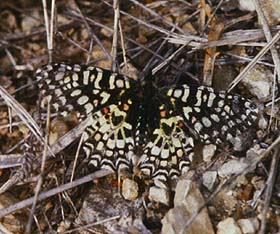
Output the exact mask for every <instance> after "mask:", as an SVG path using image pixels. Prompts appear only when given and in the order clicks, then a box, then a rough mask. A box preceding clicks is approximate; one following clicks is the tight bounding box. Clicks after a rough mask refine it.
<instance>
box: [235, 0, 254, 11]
mask: <svg viewBox="0 0 280 234" xmlns="http://www.w3.org/2000/svg"><path fill="white" fill-rule="evenodd" d="M239 9H240V10H242V11H255V10H256V8H255V4H254V0H239Z"/></svg>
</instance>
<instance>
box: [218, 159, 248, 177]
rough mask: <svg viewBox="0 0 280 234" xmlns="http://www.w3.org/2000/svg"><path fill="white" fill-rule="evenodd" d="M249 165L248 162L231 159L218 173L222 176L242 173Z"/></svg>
mask: <svg viewBox="0 0 280 234" xmlns="http://www.w3.org/2000/svg"><path fill="white" fill-rule="evenodd" d="M247 166H248V164H247V163H245V162H241V161H239V160H230V161H228V162H227V163H225V164H224V165H223V166H222V167H221V168H219V169H218V174H219V176H221V177H227V176H230V175H233V174H240V173H242V172H243V171H244V169H245V168H246V167H247Z"/></svg>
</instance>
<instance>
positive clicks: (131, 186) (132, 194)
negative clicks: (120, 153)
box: [122, 179, 139, 201]
mask: <svg viewBox="0 0 280 234" xmlns="http://www.w3.org/2000/svg"><path fill="white" fill-rule="evenodd" d="M138 189H139V188H138V184H137V183H136V182H135V181H134V180H131V179H125V180H124V181H123V184H122V195H123V197H124V199H126V200H129V201H133V200H135V199H136V198H137V197H138Z"/></svg>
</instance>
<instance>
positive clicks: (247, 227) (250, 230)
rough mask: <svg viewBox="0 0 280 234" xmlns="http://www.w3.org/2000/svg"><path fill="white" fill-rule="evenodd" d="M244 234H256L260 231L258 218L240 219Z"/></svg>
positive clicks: (239, 222)
mask: <svg viewBox="0 0 280 234" xmlns="http://www.w3.org/2000/svg"><path fill="white" fill-rule="evenodd" d="M237 223H238V225H239V226H240V228H241V230H242V233H243V234H254V233H257V231H258V230H259V226H260V224H259V221H258V219H257V218H251V219H239V220H238V221H237Z"/></svg>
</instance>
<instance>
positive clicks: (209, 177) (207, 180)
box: [202, 171, 217, 191]
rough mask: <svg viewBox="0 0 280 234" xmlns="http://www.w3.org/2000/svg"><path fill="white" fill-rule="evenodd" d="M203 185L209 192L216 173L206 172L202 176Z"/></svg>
mask: <svg viewBox="0 0 280 234" xmlns="http://www.w3.org/2000/svg"><path fill="white" fill-rule="evenodd" d="M202 179H203V182H202V183H203V185H204V186H205V187H206V188H208V189H209V190H210V191H211V190H212V189H213V186H214V184H215V181H216V179H217V172H216V171H206V172H205V173H204V174H203V176H202Z"/></svg>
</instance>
